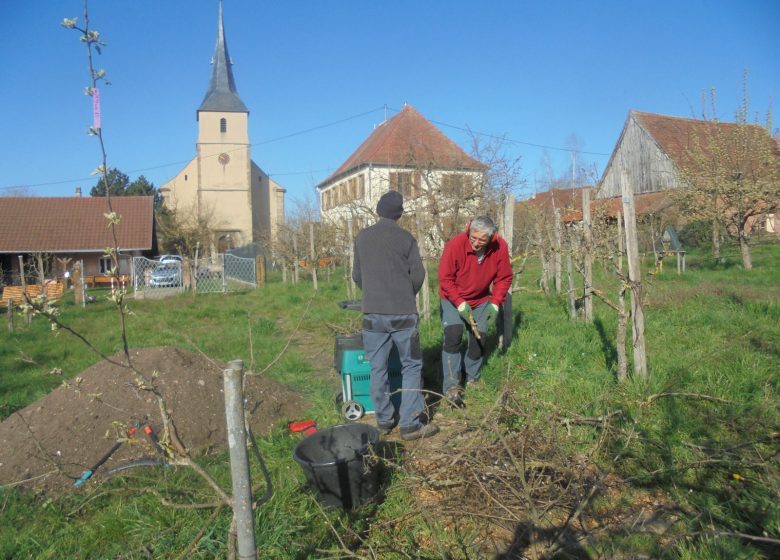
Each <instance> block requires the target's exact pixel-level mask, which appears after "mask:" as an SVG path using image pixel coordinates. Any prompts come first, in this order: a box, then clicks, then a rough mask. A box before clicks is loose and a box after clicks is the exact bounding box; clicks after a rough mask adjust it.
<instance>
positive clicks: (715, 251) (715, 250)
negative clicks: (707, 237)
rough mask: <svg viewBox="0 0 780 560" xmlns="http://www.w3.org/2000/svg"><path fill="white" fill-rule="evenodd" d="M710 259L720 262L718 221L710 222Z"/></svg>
mask: <svg viewBox="0 0 780 560" xmlns="http://www.w3.org/2000/svg"><path fill="white" fill-rule="evenodd" d="M712 258H714V259H715V261H716V262H720V227H719V225H718V220H717V218H716V219H713V220H712Z"/></svg>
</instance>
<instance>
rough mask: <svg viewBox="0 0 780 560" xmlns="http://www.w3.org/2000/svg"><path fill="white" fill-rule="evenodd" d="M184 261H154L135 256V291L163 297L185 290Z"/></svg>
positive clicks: (133, 279)
mask: <svg viewBox="0 0 780 560" xmlns="http://www.w3.org/2000/svg"><path fill="white" fill-rule="evenodd" d="M182 267H183V265H182V262H181V261H178V260H165V261H163V262H161V261H153V260H150V259H147V258H146V257H133V268H132V274H133V278H132V282H133V291H134V292H135V293H137V294H143V297H149V298H155V297H158V298H162V297H166V296H172V295H174V294H177V293H179V292H181V291H183V290H184V275H183V273H182Z"/></svg>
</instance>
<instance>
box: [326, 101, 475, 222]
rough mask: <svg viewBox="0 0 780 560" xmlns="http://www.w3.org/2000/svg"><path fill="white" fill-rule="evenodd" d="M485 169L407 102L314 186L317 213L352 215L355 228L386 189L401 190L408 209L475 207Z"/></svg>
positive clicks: (436, 211)
mask: <svg viewBox="0 0 780 560" xmlns="http://www.w3.org/2000/svg"><path fill="white" fill-rule="evenodd" d="M485 169H486V166H485V165H484V164H482V163H480V162H479V161H477V160H476V159H474V158H472V157H471V156H469V155H468V154H467V153H466V152H464V151H463V150H462V149H461V148H460V147H459V146H458V145H457V144H455V142H453V141H452V140H450V139H449V138H448V137H447V136H445V135H444V134H443V133H442V132H441V131H440V130H439V129H438V128H436V126H434V125H433V124H432V123H431V122H430V121H428V120H427V119H426V118H425V117H423V116H422V115H421V114H420V113H419V112H418V111H417V110H415V109H414V108H413V107H412V106H411V105H404V108H403V109H402V110H401V111H400V112H399V113H398V114H397V115H395V116H394V117H392V118H391V119H389V120H387V121H385V122H383V123H382V124H380V125H379V126H377V127H376V128H375V129H374V131H373V132H372V133H371V134H370V135H369V136H368V138H366V140H365V141H364V142H363V143H362V144H361V145H360V146H358V148H357V149H356V150H355V151H354V152H353V153H352V155H350V156H349V157H348V158H347V160H346V161H345V162H344V163H342V164H341V165H340V166H339V168H338V169H336V171H335V172H334V173H333V174H332V175H331V176H330V177H328V178H327V179H325V180H324V181H323V182H321V183H320V184H319V185H317V190H318V192H319V197H320V213H321V215H322V217H323V218H325V219H327V220H330V221H342V220H344V219H346V218H350V217H351V218H354V219H355V221H356V223H357V224H358V227H360V226H362V225H364V224H365V223H367V221H368V220H369V218H370V217H371V216H373V212H374V209H375V208H376V203H377V202H378V200H379V198H380V197H381V196H382V194H383V193H385V192H387V191H388V190H396V191H399V192H400V193H401V194H403V195H404V200H405V202H404V207H405V208H406V210H407V212H408V213H413V212H417V211H420V212H424V213H426V214H427V215H428V216H436V215H445V214H447V213H448V212H449V213H452V212H453V211H454V210H456V209H458V208H463V207H464V206H465V207H469V206H473V207H476V206H477V204H478V201H479V199H480V198H481V194H482V184H483V174H484V171H485Z"/></svg>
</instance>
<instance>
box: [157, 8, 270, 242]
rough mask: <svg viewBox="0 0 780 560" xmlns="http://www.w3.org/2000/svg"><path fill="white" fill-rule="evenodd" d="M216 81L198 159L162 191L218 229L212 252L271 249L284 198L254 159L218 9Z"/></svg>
mask: <svg viewBox="0 0 780 560" xmlns="http://www.w3.org/2000/svg"><path fill="white" fill-rule="evenodd" d="M212 64H213V68H212V73H211V81H210V82H209V86H208V90H207V91H206V96H205V97H204V99H203V102H202V103H201V104H200V107H198V109H197V112H196V117H197V121H198V139H197V144H196V154H195V158H194V159H193V160H192V161H190V162H189V163H188V164H187V165H186V166H185V167H184V169H182V170H181V171H180V172H179V173H178V174H177V175H176V176H175V177H174V178H173V179H171V180H170V181H168V182H167V183H165V184H164V185H163V186H162V187H161V189H160V192H161V194H162V196H163V200H164V204H165V206H166V207H167V208H170V209H172V210H175V211H176V212H183V213H185V214H190V215H197V216H198V217H200V219H202V220H207V221H208V222H209V223H210V226H211V228H212V229H213V230H215V231H216V236H215V239H214V243H213V246H212V247H211V250H212V251H218V252H224V251H225V250H229V249H234V248H237V247H246V246H250V245H252V244H258V245H263V246H267V245H268V244H269V243H271V242H272V241H273V239H274V237H275V235H276V233H277V230H278V226H279V225H280V224H282V223H283V222H284V194H285V189H283V188H282V187H281V186H280V185H279V184H277V183H276V182H275V181H273V180H272V179H271V178H270V177H269V176H268V174H267V173H265V172H264V171H263V170H262V169H261V168H260V167H259V166H258V165H257V164H256V163H255V162H254V161H252V157H251V153H250V148H251V145H250V142H249V130H248V128H249V109H247V107H246V105H244V102H243V101H242V100H241V98H240V97H239V95H238V91H237V89H236V83H235V80H234V78H233V70H232V61H231V59H230V56H229V54H228V47H227V41H226V39H225V30H224V25H223V23H222V3H220V5H219V24H218V30H217V44H216V48H215V51H214V58H213V61H212Z"/></svg>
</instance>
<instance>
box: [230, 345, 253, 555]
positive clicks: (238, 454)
mask: <svg viewBox="0 0 780 560" xmlns="http://www.w3.org/2000/svg"><path fill="white" fill-rule="evenodd" d="M243 372H244V362H242V361H241V360H233V361H232V362H230V363H229V364H228V367H227V369H225V370H223V372H222V375H223V382H224V389H225V419H226V421H227V440H228V449H229V451H230V477H231V479H232V482H233V517H234V519H235V520H236V537H237V541H238V557H239V558H240V559H241V560H243V559H256V558H257V548H256V545H255V516H254V512H253V510H252V480H251V478H250V476H249V454H248V453H247V449H246V441H247V440H246V428H245V424H244V396H243V392H242V390H241V381H242V379H241V378H242V377H243Z"/></svg>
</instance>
